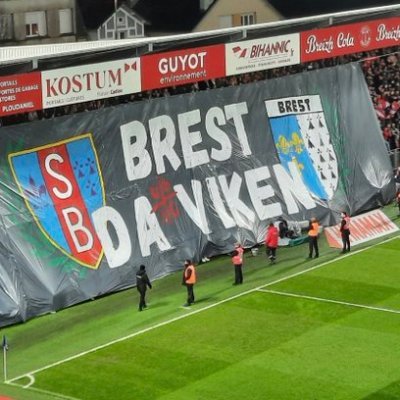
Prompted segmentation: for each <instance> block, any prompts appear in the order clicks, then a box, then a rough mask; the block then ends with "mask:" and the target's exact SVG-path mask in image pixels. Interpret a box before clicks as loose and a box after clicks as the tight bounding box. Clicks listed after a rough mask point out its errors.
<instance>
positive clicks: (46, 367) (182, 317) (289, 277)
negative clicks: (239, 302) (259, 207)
mask: <svg viewBox="0 0 400 400" xmlns="http://www.w3.org/2000/svg"><path fill="white" fill-rule="evenodd" d="M399 237H400V235H397V236H394V237H392V238H389V239H386V240H383V241H382V242H380V243H376V244H374V245H371V246H367V247H364V248H363V249H360V250H356V251H352V252H351V253H347V254H345V255H343V256H340V257H337V258H334V259H332V260H329V261H326V262H324V263H322V264H318V265H314V267H311V268H307V269H304V270H301V271H298V272H295V273H294V274H291V275H287V276H284V277H282V278H279V279H276V280H274V281H272V282H269V283H267V284H265V285H261V286H259V287H256V288H253V289H249V290H246V291H245V292H242V293H239V294H237V295H235V296H231V297H228V298H227V299H224V300H221V301H218V302H216V303H213V304H210V305H208V306H205V307H203V308H199V309H197V310H194V311H191V312H188V313H186V314H184V315H180V316H178V317H175V318H171V319H169V320H167V321H164V322H160V323H158V324H156V325H153V326H150V327H148V328H145V329H142V330H140V331H137V332H134V333H131V334H130V335H126V336H124V337H121V338H119V339H115V340H111V341H110V342H107V343H104V344H102V345H100V346H97V347H93V348H92V349H89V350H85V351H82V352H81V353H78V354H75V355H73V356H70V357H67V358H64V359H62V360H60V361H56V362H54V363H51V364H48V365H45V366H44V367H41V368H38V369H35V370H33V371H30V372H27V373H25V374H23V375H19V376H17V377H15V378H13V379H9V380H8V381H6V382H5V383H12V382H15V381H17V380H19V379H22V378H24V377H25V376H27V375H34V374H37V373H39V372H42V371H45V370H46V369H50V368H53V367H56V366H58V365H60V364H64V363H66V362H68V361H72V360H75V359H77V358H80V357H83V356H85V355H86V354H90V353H93V352H95V351H98V350H101V349H104V348H106V347H109V346H112V345H113V344H116V343H119V342H123V341H125V340H128V339H131V338H133V337H135V336H138V335H142V334H143V333H146V332H150V331H152V330H154V329H157V328H160V327H162V326H165V325H169V324H171V323H173V322H176V321H179V320H181V319H184V318H187V317H190V316H191V315H195V314H198V313H200V312H203V311H206V310H209V309H210V308H214V307H217V306H219V305H220V304H224V303H226V302H228V301H231V300H235V299H237V298H239V297H242V296H245V295H247V294H250V293H254V292H257V291H258V290H260V289H263V288H265V287H268V286H271V285H275V284H277V283H280V282H283V281H287V280H288V279H292V278H295V277H296V276H299V275H303V274H305V273H308V272H310V271H314V270H316V269H318V268H321V267H324V266H325V265H329V264H332V263H335V262H337V261H340V260H343V259H344V258H347V257H352V256H354V255H355V254H359V253H362V252H364V251H366V250H368V249H371V248H373V247H375V246H378V245H381V244H384V243H387V242H391V241H392V240H395V239H398V238H399Z"/></svg>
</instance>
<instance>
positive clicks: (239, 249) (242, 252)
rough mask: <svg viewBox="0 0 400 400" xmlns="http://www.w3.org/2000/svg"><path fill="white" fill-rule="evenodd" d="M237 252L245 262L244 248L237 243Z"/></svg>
mask: <svg viewBox="0 0 400 400" xmlns="http://www.w3.org/2000/svg"><path fill="white" fill-rule="evenodd" d="M235 250H236V251H237V252H238V253H239V255H240V257H242V262H243V254H244V248H243V246H242V245H241V244H240V243H239V242H236V243H235Z"/></svg>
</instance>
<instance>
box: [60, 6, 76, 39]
mask: <svg viewBox="0 0 400 400" xmlns="http://www.w3.org/2000/svg"><path fill="white" fill-rule="evenodd" d="M58 16H59V18H60V35H62V34H63V33H72V32H73V31H74V30H73V27H72V10H71V9H70V8H66V9H64V10H59V11H58Z"/></svg>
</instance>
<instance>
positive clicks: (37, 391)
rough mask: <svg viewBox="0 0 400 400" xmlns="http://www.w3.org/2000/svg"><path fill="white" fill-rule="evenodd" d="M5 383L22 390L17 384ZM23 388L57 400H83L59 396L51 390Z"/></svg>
mask: <svg viewBox="0 0 400 400" xmlns="http://www.w3.org/2000/svg"><path fill="white" fill-rule="evenodd" d="M4 383H7V385H11V386H15V387H18V388H21V385H18V384H16V383H12V382H4ZM22 388H24V389H26V390H28V391H29V390H30V391H33V392H36V393H42V394H46V395H48V396H52V397H57V398H59V399H63V400H81V399H78V398H77V397H71V396H66V395H64V394H59V393H56V392H50V391H49V390H44V389H38V388H34V387H25V386H22Z"/></svg>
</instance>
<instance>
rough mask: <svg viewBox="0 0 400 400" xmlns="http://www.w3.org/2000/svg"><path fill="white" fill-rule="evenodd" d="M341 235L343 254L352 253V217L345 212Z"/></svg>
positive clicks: (341, 224) (343, 213) (342, 215)
mask: <svg viewBox="0 0 400 400" xmlns="http://www.w3.org/2000/svg"><path fill="white" fill-rule="evenodd" d="M341 217H342V221H341V223H340V233H341V235H342V242H343V249H342V253H346V251H350V217H349V216H348V215H347V213H346V212H345V211H343V212H342V214H341Z"/></svg>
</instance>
